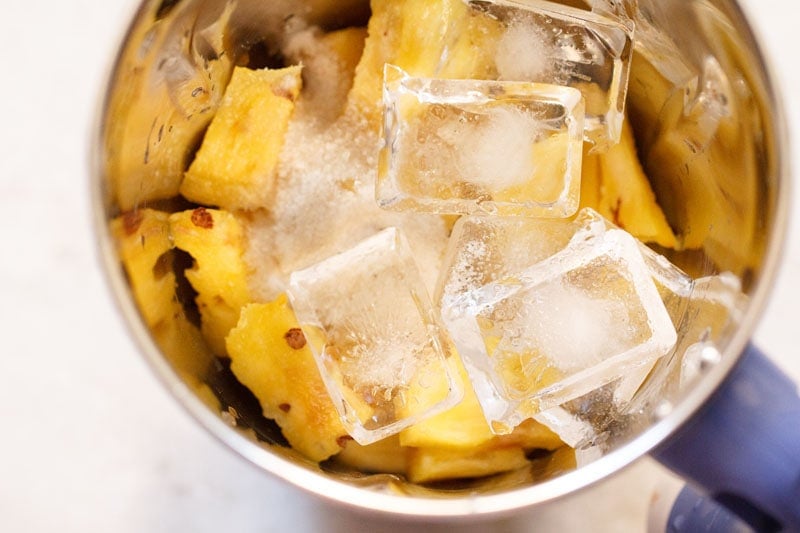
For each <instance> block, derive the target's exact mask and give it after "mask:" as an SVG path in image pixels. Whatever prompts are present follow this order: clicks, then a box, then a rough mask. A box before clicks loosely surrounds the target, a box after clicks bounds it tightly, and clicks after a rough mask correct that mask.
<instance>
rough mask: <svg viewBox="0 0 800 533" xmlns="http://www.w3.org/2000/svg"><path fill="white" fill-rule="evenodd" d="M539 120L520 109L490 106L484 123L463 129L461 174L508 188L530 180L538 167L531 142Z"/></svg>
mask: <svg viewBox="0 0 800 533" xmlns="http://www.w3.org/2000/svg"><path fill="white" fill-rule="evenodd" d="M539 128H540V126H539V121H537V120H536V119H535V118H534V117H532V116H531V115H530V114H528V113H525V112H523V111H521V110H518V109H508V108H502V107H497V108H494V109H491V110H489V112H488V113H487V116H486V117H485V120H484V121H483V123H482V124H480V125H478V126H476V127H472V128H468V129H465V131H462V132H461V135H460V140H459V142H458V144H457V145H456V146H458V148H457V150H458V162H459V170H460V171H461V177H462V178H463V179H464V180H465V181H468V182H470V183H474V184H476V185H481V186H483V187H487V188H492V189H494V188H501V189H502V188H508V187H514V186H516V185H522V184H524V183H526V182H527V181H528V180H530V178H531V176H532V175H533V174H534V172H535V170H536V166H535V161H534V157H533V150H532V148H531V147H532V146H533V145H534V144H535V143H536V140H537V137H538V132H539Z"/></svg>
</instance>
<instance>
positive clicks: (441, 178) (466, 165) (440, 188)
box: [376, 65, 584, 217]
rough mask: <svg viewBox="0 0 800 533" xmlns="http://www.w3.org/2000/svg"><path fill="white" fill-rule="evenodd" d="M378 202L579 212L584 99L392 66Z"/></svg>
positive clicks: (433, 208) (448, 209)
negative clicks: (425, 75)
mask: <svg viewBox="0 0 800 533" xmlns="http://www.w3.org/2000/svg"><path fill="white" fill-rule="evenodd" d="M384 105H385V122H384V124H385V140H384V147H383V148H382V150H381V153H380V158H379V163H378V179H377V184H376V198H377V201H378V203H379V204H380V205H381V207H384V208H387V209H393V210H413V211H427V212H433V213H452V214H495V215H524V216H543V217H567V216H570V215H572V214H574V213H575V211H576V210H577V208H578V194H579V192H580V173H581V158H582V139H583V110H584V104H583V100H582V98H581V94H580V92H578V91H577V90H576V89H572V88H569V87H556V86H553V85H546V84H539V83H529V82H512V81H508V82H499V81H480V80H446V79H435V78H416V77H411V76H408V75H407V74H405V73H404V72H403V71H402V70H400V69H398V68H397V67H394V66H391V65H387V66H386V68H385V70H384Z"/></svg>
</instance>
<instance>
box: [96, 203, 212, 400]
mask: <svg viewBox="0 0 800 533" xmlns="http://www.w3.org/2000/svg"><path fill="white" fill-rule="evenodd" d="M111 232H112V235H113V236H114V239H115V241H116V243H117V248H118V250H119V254H120V258H121V259H122V265H123V267H124V268H125V272H126V273H127V275H128V280H129V282H130V286H131V290H132V291H133V296H134V300H135V301H136V303H137V305H138V308H139V312H140V313H141V314H142V317H143V318H144V321H145V324H147V326H149V327H150V331H151V333H152V335H153V338H154V340H155V341H156V344H158V346H159V348H160V349H161V351H162V352H163V353H164V355H165V356H166V358H167V359H168V360H169V361H170V363H172V365H173V366H174V367H175V368H176V370H177V371H179V372H180V373H181V375H183V377H184V378H186V379H188V380H190V384H192V385H194V386H200V382H199V380H200V379H201V377H202V376H203V375H204V373H205V370H206V369H207V368H208V367H209V365H210V362H211V355H210V353H209V351H208V348H207V347H206V345H205V343H204V341H203V339H202V336H201V335H200V332H199V331H198V330H197V328H196V327H195V326H194V325H192V324H191V323H190V322H189V321H188V319H187V318H186V315H185V313H184V310H183V307H182V306H181V304H180V302H179V301H178V299H177V297H176V295H175V289H176V286H177V284H176V278H175V273H174V272H173V270H172V262H173V256H172V252H171V250H172V239H171V236H170V225H169V215H168V214H167V213H164V212H161V211H155V210H152V209H140V210H136V211H130V212H128V213H125V214H124V215H122V216H120V217H118V218H116V219H114V220H113V221H112V222H111Z"/></svg>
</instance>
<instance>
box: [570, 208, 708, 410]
mask: <svg viewBox="0 0 800 533" xmlns="http://www.w3.org/2000/svg"><path fill="white" fill-rule="evenodd" d="M575 223H576V224H578V225H580V226H586V227H591V228H592V229H593V231H606V230H611V229H615V228H616V226H614V224H612V223H611V222H610V221H609V220H607V219H605V218H604V217H603V216H602V215H600V214H599V213H598V212H596V211H594V210H593V209H591V208H586V209H583V210H581V212H580V213H579V214H578V216H577V217H576V218H575ZM639 251H640V252H641V253H642V258H643V259H644V261H645V264H646V265H647V269H648V270H649V272H650V275H651V276H652V278H653V282H654V283H655V284H656V289H657V290H658V294H659V296H661V301H662V302H663V303H664V306H665V307H666V309H667V312H668V313H669V316H670V319H671V320H672V324H673V326H674V327H675V329H676V330H677V329H678V328H679V327H680V325H681V323H682V322H683V319H684V316H685V314H686V312H687V309H688V305H689V298H690V296H691V294H692V290H693V288H694V281H693V280H692V278H691V277H690V276H689V275H688V274H686V273H685V272H684V271H683V270H681V269H680V268H678V267H677V266H675V265H674V264H672V263H671V262H670V261H669V260H668V259H667V258H666V257H664V256H663V255H660V254H658V253H656V252H655V251H653V250H652V249H650V248H649V247H647V246H646V245H645V244H644V243H641V242H640V243H639ZM658 361H660V359H659V360H655V361H653V362H652V363H651V364H647V365H642V366H641V367H639V368H635V369H632V370H631V371H630V372H628V373H627V374H625V375H624V376H623V377H622V378H621V379H620V380H619V382H618V383H617V384H616V386H615V387H614V401H615V403H616V404H617V405H618V406H623V405H625V404H627V403H628V402H629V401H630V400H631V398H632V397H633V395H634V394H635V393H636V391H637V390H639V388H640V387H641V386H642V383H643V382H644V380H645V379H646V378H647V376H648V375H649V374H650V372H651V371H652V370H653V367H654V365H656V364H657V363H658Z"/></svg>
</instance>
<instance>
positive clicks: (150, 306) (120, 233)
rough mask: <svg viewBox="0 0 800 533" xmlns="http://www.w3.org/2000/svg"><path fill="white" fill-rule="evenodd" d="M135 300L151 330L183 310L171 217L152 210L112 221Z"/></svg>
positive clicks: (142, 210) (138, 211) (112, 227)
mask: <svg viewBox="0 0 800 533" xmlns="http://www.w3.org/2000/svg"><path fill="white" fill-rule="evenodd" d="M111 233H112V235H113V236H114V240H115V241H116V243H117V249H118V251H119V255H120V258H121V259H122V264H123V266H124V268H125V272H126V273H127V275H128V280H129V281H130V285H131V289H132V290H133V297H134V299H135V300H136V304H137V305H138V307H139V312H140V313H141V314H142V317H143V318H144V321H145V323H146V324H147V325H148V326H150V327H152V326H154V325H156V324H158V323H159V322H163V321H166V320H169V319H170V318H171V317H172V316H173V315H174V314H175V313H177V312H178V311H179V310H180V303H178V301H177V300H176V299H175V286H176V282H175V274H174V273H173V272H172V271H171V264H172V263H171V258H170V257H169V256H168V254H169V252H170V250H171V249H172V240H171V238H170V233H169V214H168V213H164V212H162V211H156V210H153V209H138V210H136V211H129V212H127V213H125V214H124V215H122V216H120V217H117V218H116V219H114V220H113V221H112V222H111Z"/></svg>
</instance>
